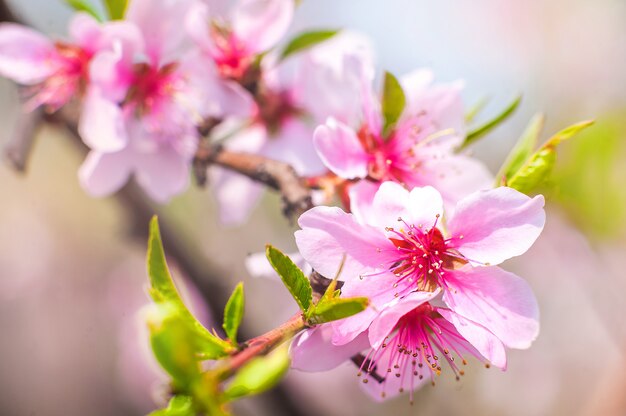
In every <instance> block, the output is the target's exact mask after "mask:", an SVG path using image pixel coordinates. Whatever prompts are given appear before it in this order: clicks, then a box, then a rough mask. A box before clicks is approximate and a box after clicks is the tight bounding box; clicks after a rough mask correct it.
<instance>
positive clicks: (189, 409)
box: [148, 395, 197, 416]
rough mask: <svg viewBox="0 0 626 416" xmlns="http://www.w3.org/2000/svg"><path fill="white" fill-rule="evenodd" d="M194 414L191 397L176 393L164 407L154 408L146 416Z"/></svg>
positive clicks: (190, 415)
mask: <svg viewBox="0 0 626 416" xmlns="http://www.w3.org/2000/svg"><path fill="white" fill-rule="evenodd" d="M196 414H197V412H196V410H195V409H194V407H193V399H192V398H191V397H189V396H184V395H176V396H174V397H172V399H171V400H170V402H169V404H168V405H167V407H166V408H165V409H160V410H155V411H154V412H152V413H150V414H149V415H148V416H195V415H196Z"/></svg>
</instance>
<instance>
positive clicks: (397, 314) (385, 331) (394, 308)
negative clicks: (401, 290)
mask: <svg viewBox="0 0 626 416" xmlns="http://www.w3.org/2000/svg"><path fill="white" fill-rule="evenodd" d="M437 295H439V289H437V290H436V291H435V292H411V293H409V294H408V295H406V296H405V297H403V298H401V299H397V300H396V301H395V302H393V303H391V304H389V305H387V306H386V307H385V308H384V309H383V310H382V312H381V313H380V314H379V315H378V316H377V317H376V319H374V321H372V324H371V325H370V327H369V331H368V336H369V340H370V343H371V344H372V348H374V349H378V348H380V347H381V345H382V344H383V342H384V341H385V338H387V337H388V336H389V334H391V332H392V331H393V330H394V328H395V327H396V325H397V323H398V321H399V320H400V318H402V317H403V316H404V315H406V314H407V313H409V312H411V311H412V310H413V309H415V308H417V307H418V306H420V305H421V304H423V303H425V302H428V301H430V300H432V299H434V298H435V297H436V296H437Z"/></svg>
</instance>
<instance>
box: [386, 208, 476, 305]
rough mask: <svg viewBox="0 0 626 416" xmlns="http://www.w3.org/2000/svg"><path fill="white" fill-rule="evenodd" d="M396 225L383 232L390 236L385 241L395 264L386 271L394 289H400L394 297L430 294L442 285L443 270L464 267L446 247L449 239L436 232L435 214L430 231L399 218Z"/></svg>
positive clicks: (460, 259)
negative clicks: (393, 251)
mask: <svg viewBox="0 0 626 416" xmlns="http://www.w3.org/2000/svg"><path fill="white" fill-rule="evenodd" d="M398 221H399V222H402V223H403V224H404V227H402V228H400V229H399V230H396V229H395V228H393V227H387V228H386V229H385V230H386V231H387V232H388V233H390V234H391V236H390V237H389V240H390V241H391V242H392V243H393V245H394V246H395V247H396V250H397V253H398V257H397V258H396V261H395V262H394V263H393V264H391V266H390V267H389V269H390V270H391V271H392V272H393V274H394V275H395V276H396V277H397V280H396V283H395V284H394V288H398V287H399V286H402V288H403V289H402V290H400V291H399V292H398V293H396V294H395V296H396V297H397V296H400V294H403V293H404V292H410V291H413V290H415V289H417V290H420V291H427V292H433V291H434V290H435V289H437V287H438V286H443V285H445V280H444V279H443V276H444V274H445V269H448V270H452V269H455V268H459V267H461V266H463V265H464V264H466V263H467V260H466V259H465V258H464V257H463V256H462V255H461V254H460V253H458V252H457V251H456V250H454V249H451V248H450V247H448V244H449V242H450V241H451V239H445V238H444V236H443V234H442V233H441V231H440V230H439V229H438V228H437V222H438V221H439V214H437V216H436V219H435V222H434V224H433V226H432V227H430V228H424V226H423V225H422V224H418V225H417V226H415V225H413V224H407V223H406V222H405V221H404V220H403V219H402V218H398ZM460 238H462V237H460Z"/></svg>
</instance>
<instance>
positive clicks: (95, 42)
mask: <svg viewBox="0 0 626 416" xmlns="http://www.w3.org/2000/svg"><path fill="white" fill-rule="evenodd" d="M68 31H69V34H70V36H71V38H72V39H74V40H75V41H76V43H77V44H78V45H79V46H80V47H81V48H83V49H84V50H86V51H89V52H91V53H94V52H96V51H97V50H98V49H99V48H100V47H101V40H102V26H101V25H100V24H99V23H98V21H97V20H96V19H94V18H93V16H91V15H89V14H87V13H77V14H76V15H74V17H73V18H72V20H71V21H70V24H69V29H68Z"/></svg>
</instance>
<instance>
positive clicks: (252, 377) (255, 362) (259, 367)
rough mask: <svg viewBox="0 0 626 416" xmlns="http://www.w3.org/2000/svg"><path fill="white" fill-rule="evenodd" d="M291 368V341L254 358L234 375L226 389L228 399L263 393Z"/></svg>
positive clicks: (225, 393)
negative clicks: (267, 353)
mask: <svg viewBox="0 0 626 416" xmlns="http://www.w3.org/2000/svg"><path fill="white" fill-rule="evenodd" d="M288 369H289V343H288V342H285V343H284V344H283V345H282V346H280V347H279V348H277V349H275V350H274V351H272V352H271V353H270V354H269V355H266V356H264V357H257V358H254V359H252V360H251V361H250V362H249V363H248V364H246V365H245V366H243V367H242V368H241V369H240V370H239V372H237V374H236V375H235V376H234V377H233V380H232V382H231V383H230V384H229V385H228V386H227V387H226V389H225V390H224V395H225V396H226V399H227V400H234V399H238V398H241V397H244V396H251V395H253V394H259V393H263V392H264V391H267V390H269V389H271V388H272V387H274V386H275V385H276V384H278V382H279V381H280V380H281V379H282V378H283V376H284V375H285V373H286V372H287V370H288Z"/></svg>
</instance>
